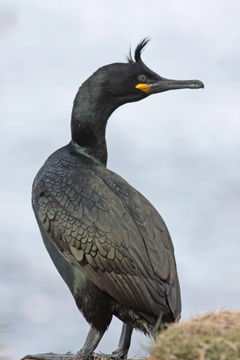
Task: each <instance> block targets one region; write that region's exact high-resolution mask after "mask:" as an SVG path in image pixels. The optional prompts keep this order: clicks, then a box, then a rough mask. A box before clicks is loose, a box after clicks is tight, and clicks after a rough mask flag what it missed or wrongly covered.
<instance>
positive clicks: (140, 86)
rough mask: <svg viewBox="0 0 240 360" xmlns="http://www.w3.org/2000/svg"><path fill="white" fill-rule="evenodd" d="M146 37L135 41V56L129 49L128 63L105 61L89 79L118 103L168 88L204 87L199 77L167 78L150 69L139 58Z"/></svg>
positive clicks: (137, 98) (146, 40)
mask: <svg viewBox="0 0 240 360" xmlns="http://www.w3.org/2000/svg"><path fill="white" fill-rule="evenodd" d="M148 41H149V39H144V40H142V41H141V42H140V43H139V44H138V45H137V47H136V50H135V53H134V59H133V57H132V55H131V51H130V53H129V56H128V62H127V63H114V64H110V65H105V66H103V67H101V68H100V69H98V70H97V71H96V72H95V73H94V74H93V75H92V77H90V79H89V80H91V81H94V82H95V84H96V86H97V87H98V89H101V92H102V93H104V94H105V96H107V97H109V100H111V101H114V100H115V101H116V103H118V105H121V104H124V103H127V102H133V101H138V100H142V99H144V98H145V97H147V96H149V95H151V94H156V93H160V92H163V91H167V90H176V89H184V88H189V89H199V88H203V87H204V85H203V83H202V82H201V81H199V80H172V79H166V78H164V77H162V76H160V75H158V74H156V73H155V72H154V71H152V70H150V69H149V68H148V67H147V66H146V65H145V64H144V62H143V61H142V58H141V54H142V51H143V49H144V47H145V46H146V45H147V43H148Z"/></svg>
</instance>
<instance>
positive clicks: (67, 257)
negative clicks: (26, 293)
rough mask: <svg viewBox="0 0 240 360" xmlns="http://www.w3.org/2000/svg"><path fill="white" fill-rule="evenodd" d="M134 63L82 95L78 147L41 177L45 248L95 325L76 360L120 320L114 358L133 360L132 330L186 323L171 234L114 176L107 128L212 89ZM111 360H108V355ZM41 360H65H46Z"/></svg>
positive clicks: (76, 112)
mask: <svg viewBox="0 0 240 360" xmlns="http://www.w3.org/2000/svg"><path fill="white" fill-rule="evenodd" d="M147 42H148V39H144V40H143V41H141V42H140V43H139V44H138V46H137V47H136V50H135V54H134V59H133V58H132V56H131V52H130V55H129V58H128V62H127V63H114V64H110V65H106V66H103V67H101V68H100V69H98V70H97V71H96V72H94V74H93V75H92V76H90V77H89V78H88V79H87V80H86V81H85V82H84V83H83V84H82V86H81V87H80V89H79V91H78V93H77V95H76V97H75V100H74V105H73V110H72V119H71V131H72V140H71V141H70V143H69V144H68V145H66V146H64V147H62V148H60V149H59V150H57V151H55V152H54V153H53V154H52V155H51V156H50V157H49V158H48V159H47V161H46V162H45V164H44V165H43V167H42V168H41V169H40V170H39V172H38V174H37V176H36V178H35V180H34V183H33V191H32V204H33V209H34V213H35V216H36V219H37V222H38V225H39V228H40V231H41V235H42V238H43V241H44V244H45V246H46V248H47V250H48V252H49V254H50V256H51V258H52V261H53V262H54V264H55V266H56V268H57V270H58V271H59V273H60V275H61V276H62V278H63V280H64V281H65V282H66V284H67V285H68V287H69V289H70V291H71V293H72V295H73V297H74V299H75V302H76V304H77V307H78V308H79V310H80V311H81V312H82V314H83V315H84V317H85V319H86V320H87V321H88V322H89V324H90V325H91V329H90V331H89V334H88V336H87V339H86V341H85V344H84V345H83V348H82V349H81V350H80V351H79V352H78V353H77V354H76V355H73V354H71V353H68V354H65V355H61V359H68V360H69V359H73V358H81V357H88V356H89V355H91V354H92V353H93V351H94V350H95V348H96V347H97V345H98V343H99V341H100V340H101V338H102V336H103V334H104V332H105V331H106V329H107V327H108V325H109V324H110V322H111V319H112V316H113V315H115V316H117V317H118V318H119V319H120V320H122V321H123V328H122V333H121V337H120V341H119V346H118V349H117V350H116V351H114V352H113V353H112V354H111V357H113V358H125V357H126V356H127V353H128V349H129V346H130V342H131V335H132V331H133V328H136V329H138V330H141V331H143V332H144V333H145V334H154V330H155V327H156V325H159V324H160V325H161V324H164V323H169V322H174V321H178V320H179V318H180V313H181V297H180V287H179V281H178V276H177V270H176V263H175V257H174V248H173V244H172V241H171V238H170V235H169V232H168V229H167V227H166V225H165V223H164V221H163V219H162V218H161V216H160V215H159V213H158V212H157V211H156V209H155V208H154V207H153V206H152V205H151V204H150V202H149V201H148V200H147V199H146V198H145V197H143V195H141V194H140V193H139V192H138V191H137V190H135V189H134V188H133V187H132V186H131V185H129V184H128V183H127V182H126V181H125V180H124V179H123V178H121V177H120V176H119V175H117V174H116V173H114V172H112V171H111V170H109V169H107V167H106V164H107V147H106V140H105V129H106V125H107V120H108V118H109V117H110V115H111V114H112V112H113V111H114V110H115V109H116V108H118V107H119V106H120V105H123V104H125V103H128V102H133V101H138V100H142V99H144V98H146V97H147V96H149V95H151V94H155V93H160V92H163V91H166V90H173V89H183V88H191V89H198V88H202V87H203V83H202V82H201V81H199V80H187V81H185V80H184V81H183V80H181V81H179V80H169V79H166V78H163V77H161V76H159V75H158V74H156V73H155V72H153V71H152V70H150V69H149V68H148V67H147V66H146V65H145V64H144V63H143V61H142V58H141V53H142V50H143V48H144V47H145V45H146V44H147ZM108 356H109V355H108ZM34 357H35V358H37V359H59V355H56V354H55V355H54V354H52V353H49V354H38V355H34Z"/></svg>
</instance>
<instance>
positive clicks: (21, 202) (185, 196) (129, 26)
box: [0, 0, 240, 359]
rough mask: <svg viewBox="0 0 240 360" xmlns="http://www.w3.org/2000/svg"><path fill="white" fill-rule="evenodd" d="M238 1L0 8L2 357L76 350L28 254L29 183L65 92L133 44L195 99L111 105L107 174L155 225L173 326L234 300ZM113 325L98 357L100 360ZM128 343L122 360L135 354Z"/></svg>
mask: <svg viewBox="0 0 240 360" xmlns="http://www.w3.org/2000/svg"><path fill="white" fill-rule="evenodd" d="M239 19H240V2H237V1H235V0H226V1H223V0H212V1H211V2H209V1H208V0H202V1H196V0H192V1H187V0H181V1H178V0H172V1H171V2H170V1H169V2H167V1H163V0H155V1H154V0H151V1H148V2H146V1H143V0H132V1H120V2H114V1H112V0H102V1H97V0H89V1H87V2H85V1H79V0H68V1H63V0H35V1H31V0H21V1H18V0H1V2H0V53H1V55H0V119H1V120H0V124H1V126H0V132H1V141H0V146H1V150H0V151H1V164H2V165H1V169H2V171H1V177H0V181H1V202H0V216H1V229H0V231H1V237H0V294H1V295H0V323H2V324H6V325H7V332H6V333H5V334H4V335H2V336H1V340H0V341H1V342H4V344H5V354H6V355H8V356H9V357H11V358H12V359H19V358H20V357H22V356H23V355H25V354H27V353H37V352H46V351H55V352H66V351H69V350H72V351H74V352H75V351H77V350H79V349H80V348H81V346H82V344H83V341H84V339H85V336H86V334H87V332H88V329H89V325H88V324H87V323H86V321H85V320H84V318H83V317H82V315H81V314H80V313H79V311H78V310H77V308H76V306H75V303H74V301H73V299H72V297H71V294H70V292H69V290H68V289H67V287H66V285H65V284H64V282H63V281H62V279H61V278H60V276H59V275H58V273H57V271H56V270H55V268H54V266H53V264H52V262H51V260H50V258H49V256H48V254H47V252H46V250H45V248H44V245H43V243H42V240H41V237H40V232H39V230H38V227H37V224H36V221H35V218H34V215H33V212H32V209H31V200H30V199H31V184H32V181H33V178H34V176H35V174H36V172H37V171H38V169H39V168H40V167H41V165H42V164H43V162H44V161H45V160H46V158H47V157H48V156H49V155H50V154H51V153H52V152H53V151H54V150H56V149H57V148H59V147H61V146H63V145H65V144H66V143H68V142H69V140H70V126H69V125H70V115H71V109H72V102H73V99H74V96H75V93H76V91H77V89H78V87H79V86H80V85H81V83H82V82H83V81H84V80H85V79H86V78H87V77H88V76H90V75H91V74H92V73H93V72H94V71H95V70H96V69H97V68H98V67H100V66H102V65H104V64H108V63H111V62H121V61H125V56H126V55H127V54H128V50H129V47H130V45H131V46H132V48H134V47H135V46H136V44H137V43H138V42H139V40H141V39H142V38H143V37H145V36H149V37H150V38H151V42H150V43H149V45H148V46H147V48H146V50H145V52H144V54H143V59H144V62H145V63H146V64H147V65H148V66H149V67H150V68H151V69H152V70H154V71H156V72H158V73H159V74H160V75H162V76H164V77H168V78H173V79H199V80H202V81H203V82H204V84H205V89H204V90H196V91H193V90H187V89H186V90H180V91H175V92H174V91H173V92H166V93H162V94H158V95H155V96H152V97H149V98H147V99H146V100H144V101H142V102H138V103H132V104H127V105H124V106H123V107H121V108H119V109H117V110H116V111H115V112H114V113H113V115H112V116H111V118H110V120H109V123H108V129H107V142H108V151H109V161H108V167H109V168H110V169H112V170H114V171H115V172H117V173H118V174H120V175H121V176H122V177H124V178H125V179H126V180H127V181H128V182H129V183H130V184H132V185H133V186H134V187H136V188H137V189H138V190H140V191H141V192H142V193H143V194H144V195H145V196H146V197H147V198H148V199H149V200H150V201H151V202H152V203H153V204H154V206H155V207H156V208H157V209H158V211H159V212H160V213H161V214H162V216H163V218H164V219H165V221H166V223H167V225H168V227H169V230H170V233H171V235H172V239H173V242H174V245H175V251H176V259H177V264H178V271H179V276H180V282H181V288H182V300H183V314H182V318H183V319H186V318H188V317H190V316H192V315H194V314H196V313H199V312H203V311H208V310H215V309H218V308H219V307H226V308H230V309H239V299H240V284H239V274H240V261H239V257H240V256H239V253H240V241H239V233H240V219H239V214H240V201H239V200H240V186H239V182H240V166H239V160H240V119H239V114H240V101H239V92H240V67H239V62H240V47H239V43H240V25H239ZM120 326H121V323H120V321H118V320H117V319H115V320H114V321H113V322H112V324H111V326H110V330H109V331H108V332H107V333H106V335H105V336H104V338H103V340H102V342H101V343H100V345H99V347H98V349H99V350H101V351H108V352H111V351H112V350H114V349H115V347H116V346H117V343H118V338H119V335H120ZM149 345H150V341H149V340H148V339H147V338H145V337H144V336H143V335H141V334H137V333H136V334H135V335H134V337H133V341H132V346H131V350H130V354H129V355H130V356H132V357H133V356H138V355H143V354H145V353H147V352H148V348H149Z"/></svg>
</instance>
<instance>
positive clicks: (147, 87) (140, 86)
mask: <svg viewBox="0 0 240 360" xmlns="http://www.w3.org/2000/svg"><path fill="white" fill-rule="evenodd" d="M151 87H152V85H148V84H142V83H140V84H137V85H136V86H135V88H136V89H139V90H142V91H144V92H145V93H150V91H151Z"/></svg>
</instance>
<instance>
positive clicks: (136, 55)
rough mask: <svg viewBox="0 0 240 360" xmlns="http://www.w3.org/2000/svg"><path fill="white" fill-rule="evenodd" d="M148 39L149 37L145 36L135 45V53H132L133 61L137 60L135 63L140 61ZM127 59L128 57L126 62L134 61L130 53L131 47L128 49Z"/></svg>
mask: <svg viewBox="0 0 240 360" xmlns="http://www.w3.org/2000/svg"><path fill="white" fill-rule="evenodd" d="M149 41H150V39H149V38H145V39H143V40H142V41H140V43H139V44H138V45H137V47H136V50H135V53H134V59H135V62H137V63H139V62H142V59H141V55H142V51H143V49H144V48H145V46H146V45H147V43H148V42H149ZM127 59H128V62H130V63H134V60H133V58H132V54H131V48H130V50H129V55H128V58H127Z"/></svg>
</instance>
